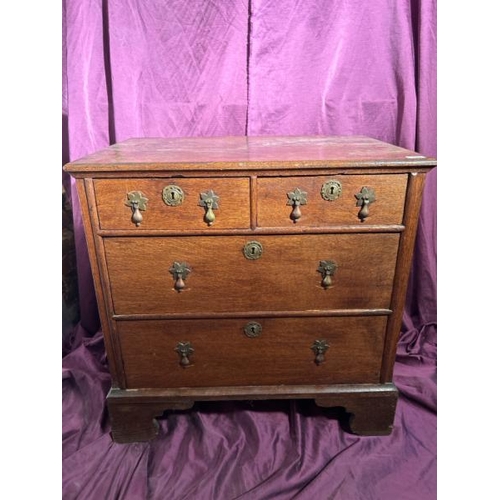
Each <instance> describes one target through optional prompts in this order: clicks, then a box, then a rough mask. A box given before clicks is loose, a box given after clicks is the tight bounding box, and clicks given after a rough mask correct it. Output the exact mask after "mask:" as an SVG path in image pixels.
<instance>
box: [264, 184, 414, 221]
mask: <svg viewBox="0 0 500 500" xmlns="http://www.w3.org/2000/svg"><path fill="white" fill-rule="evenodd" d="M406 184H407V175H406V174H391V175H332V176H319V177H307V176H304V177H298V176H297V177H262V178H259V180H258V198H257V199H258V202H257V221H258V225H259V226H260V227H292V226H296V227H297V228H299V227H315V226H318V227H321V226H332V225H339V224H345V225H360V224H374V225H377V224H401V222H402V220H403V211H404V202H405V196H406ZM363 188H365V189H364V191H363ZM296 205H298V206H296ZM363 205H364V206H363Z"/></svg>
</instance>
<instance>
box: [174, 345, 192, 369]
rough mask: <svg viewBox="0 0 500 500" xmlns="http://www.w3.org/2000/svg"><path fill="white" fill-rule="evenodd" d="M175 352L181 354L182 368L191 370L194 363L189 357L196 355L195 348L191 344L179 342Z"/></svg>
mask: <svg viewBox="0 0 500 500" xmlns="http://www.w3.org/2000/svg"><path fill="white" fill-rule="evenodd" d="M175 351H176V352H177V354H179V357H180V362H179V364H180V365H181V366H182V368H189V367H190V366H193V363H192V361H191V360H190V359H189V357H190V356H191V355H192V354H194V348H193V347H192V346H191V342H179V343H178V344H177V346H176V348H175Z"/></svg>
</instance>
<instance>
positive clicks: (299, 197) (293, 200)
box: [286, 188, 307, 224]
mask: <svg viewBox="0 0 500 500" xmlns="http://www.w3.org/2000/svg"><path fill="white" fill-rule="evenodd" d="M287 196H288V201H287V202H286V204H287V205H290V206H292V207H293V210H292V213H291V214H290V219H292V220H293V223H294V224H295V223H296V222H297V221H298V220H299V219H300V218H301V217H302V212H301V211H300V205H307V193H306V192H305V191H302V190H300V189H299V188H295V189H294V190H293V191H290V192H289V193H287Z"/></svg>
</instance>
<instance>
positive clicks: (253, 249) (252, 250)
mask: <svg viewBox="0 0 500 500" xmlns="http://www.w3.org/2000/svg"><path fill="white" fill-rule="evenodd" d="M250 251H251V253H252V255H255V247H252V249H251V250H250ZM252 329H253V326H252Z"/></svg>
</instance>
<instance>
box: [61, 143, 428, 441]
mask: <svg viewBox="0 0 500 500" xmlns="http://www.w3.org/2000/svg"><path fill="white" fill-rule="evenodd" d="M434 166H435V161H434V160H433V159H432V158H426V157H424V156H422V155H419V154H418V153H415V152H412V151H408V150H405V149H402V148H398V147H395V146H392V145H390V144H386V143H383V142H380V141H377V140H374V139H370V138H367V137H319V136H316V137H225V138H223V137H217V138H178V139H130V140H127V141H125V142H122V143H120V144H115V145H114V146H111V147H109V148H107V149H105V150H103V151H100V152H97V153H95V154H92V155H90V156H88V157H86V158H83V159H81V160H78V161H75V162H72V163H70V164H68V165H66V166H65V170H66V171H67V172H69V173H70V174H71V175H73V176H74V177H75V178H76V180H77V186H78V193H79V196H80V201H81V205H82V212H83V221H84V225H85V234H86V238H87V243H88V248H89V254H90V259H91V265H92V272H93V277H94V282H95V288H96V294H97V299H98V304H99V312H100V316H101V322H102V329H103V332H104V339H105V344H106V349H107V355H108V359H109V368H110V371H111V374H112V378H113V387H112V389H111V391H110V393H109V395H108V399H107V402H108V409H109V413H110V416H111V422H112V433H113V438H114V440H115V441H117V442H129V441H142V440H148V439H151V438H153V437H154V436H155V434H156V432H157V427H158V424H157V421H156V420H155V417H158V416H160V415H161V414H162V413H163V411H164V410H168V409H187V408H190V407H191V406H192V405H193V403H194V402H195V401H206V400H225V399H251V400H256V399H283V398H310V399H314V400H315V401H316V403H317V404H318V405H319V406H325V407H341V408H343V409H344V410H345V416H346V417H349V422H348V423H349V425H350V430H351V432H355V433H358V434H368V435H370V434H387V433H390V432H391V429H392V423H393V418H394V411H395V407H396V401H397V390H396V388H395V386H394V385H393V383H392V370H393V364H394V359H395V351H396V344H397V340H398V335H399V331H400V327H401V319H402V314H403V307H404V302H405V293H406V286H407V280H408V275H409V270H410V264H411V258H412V251H413V245H414V239H415V234H416V229H417V220H418V214H419V208H420V202H421V195H422V189H423V184H424V178H425V173H426V172H427V171H428V170H429V169H430V168H432V167H434Z"/></svg>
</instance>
